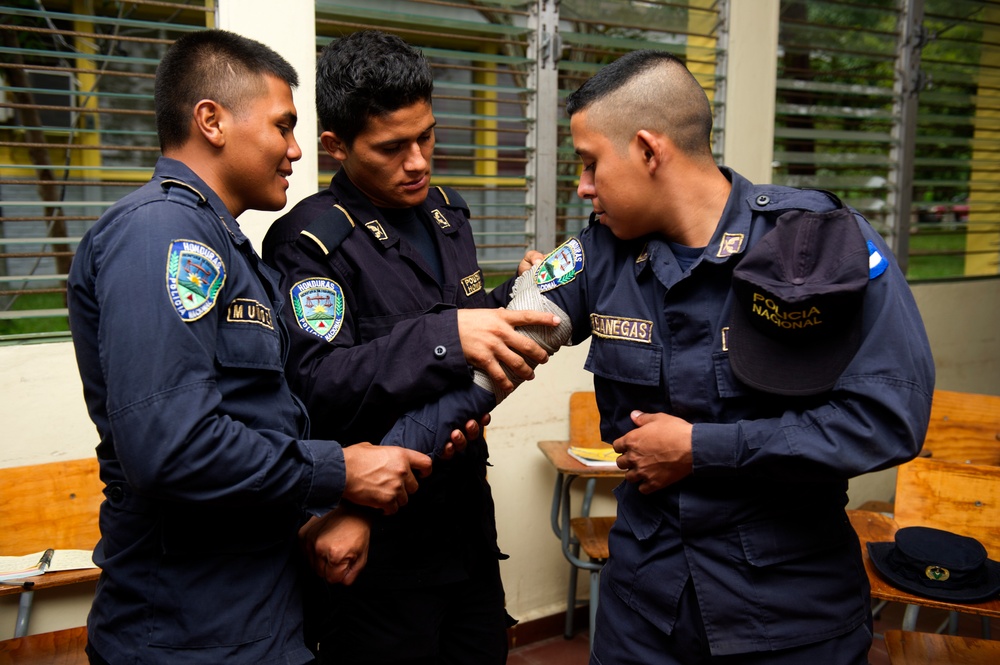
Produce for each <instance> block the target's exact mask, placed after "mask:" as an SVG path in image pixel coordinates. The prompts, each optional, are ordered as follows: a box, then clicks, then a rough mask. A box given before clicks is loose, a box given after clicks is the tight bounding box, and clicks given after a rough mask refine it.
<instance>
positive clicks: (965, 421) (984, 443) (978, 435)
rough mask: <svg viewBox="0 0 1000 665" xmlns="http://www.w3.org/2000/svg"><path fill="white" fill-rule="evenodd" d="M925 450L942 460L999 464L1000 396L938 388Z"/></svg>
mask: <svg viewBox="0 0 1000 665" xmlns="http://www.w3.org/2000/svg"><path fill="white" fill-rule="evenodd" d="M924 450H925V451H926V452H927V454H928V455H929V456H930V457H933V458H934V459H939V460H947V461H951V462H962V463H964V464H988V465H992V466H997V465H1000V397H997V396H996V395H981V394H978V393H965V392H955V391H951V390H935V391H934V401H933V402H932V403H931V419H930V424H929V426H928V428H927V437H926V438H925V439H924Z"/></svg>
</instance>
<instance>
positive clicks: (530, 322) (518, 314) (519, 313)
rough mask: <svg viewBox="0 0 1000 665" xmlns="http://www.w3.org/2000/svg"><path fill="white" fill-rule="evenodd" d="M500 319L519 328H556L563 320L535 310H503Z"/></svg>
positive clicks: (500, 311)
mask: <svg viewBox="0 0 1000 665" xmlns="http://www.w3.org/2000/svg"><path fill="white" fill-rule="evenodd" d="M499 313H500V317H501V318H502V319H503V320H504V321H506V322H507V323H508V324H509V325H510V326H512V327H514V328H519V327H521V326H550V327H553V328H554V327H556V326H558V325H559V323H560V322H561V319H560V318H559V317H558V316H556V315H555V314H551V313H549V312H539V311H537V310H534V309H501V310H499Z"/></svg>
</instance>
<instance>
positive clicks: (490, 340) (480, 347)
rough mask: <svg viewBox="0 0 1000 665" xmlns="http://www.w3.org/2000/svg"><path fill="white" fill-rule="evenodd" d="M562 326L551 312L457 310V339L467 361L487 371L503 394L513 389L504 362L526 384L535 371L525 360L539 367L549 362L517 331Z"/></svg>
mask: <svg viewBox="0 0 1000 665" xmlns="http://www.w3.org/2000/svg"><path fill="white" fill-rule="evenodd" d="M557 325H559V319H558V317H556V316H555V315H554V314H549V313H548V312H536V311H533V310H507V309H471V308H470V309H460V310H458V338H459V340H460V341H461V343H462V353H463V354H464V355H465V359H466V361H467V362H468V363H469V364H470V365H472V366H473V367H475V368H477V369H481V370H482V371H484V372H486V375H487V376H489V377H490V379H492V380H493V384H494V385H496V386H498V387H499V388H500V390H502V391H503V392H504V393H509V392H510V391H512V390H514V384H513V383H512V382H511V380H510V379H509V378H507V375H506V374H505V373H504V371H503V367H501V363H502V364H503V365H506V366H507V367H508V368H509V369H511V370H512V371H513V372H514V374H516V375H517V376H520V377H521V379H523V380H525V381H527V380H529V379H532V378H534V376H535V372H534V369H533V368H532V367H533V366H532V365H529V364H528V363H527V362H526V361H525V358H528V359H529V360H531V361H533V362H534V363H535V364H536V365H537V364H539V363H544V362H545V361H546V360H548V359H549V355H548V354H547V353H546V352H545V349H543V348H542V347H540V346H539V345H538V344H537V343H536V342H535V341H534V340H532V339H529V338H528V337H526V336H525V335H522V334H521V333H519V332H517V330H516V328H520V327H521V326H551V327H553V328H554V327H555V326H557Z"/></svg>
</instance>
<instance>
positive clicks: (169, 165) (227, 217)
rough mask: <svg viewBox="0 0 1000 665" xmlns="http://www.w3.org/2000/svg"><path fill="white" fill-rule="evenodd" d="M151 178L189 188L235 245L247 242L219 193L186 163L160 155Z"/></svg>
mask: <svg viewBox="0 0 1000 665" xmlns="http://www.w3.org/2000/svg"><path fill="white" fill-rule="evenodd" d="M153 178H154V179H158V180H159V181H160V183H161V184H162V183H164V182H166V181H168V180H173V181H176V182H178V183H179V184H180V185H181V186H183V187H185V188H187V189H189V190H191V191H192V192H194V193H195V194H197V195H198V197H199V199H200V205H207V206H208V207H209V208H211V210H212V212H213V213H214V214H215V217H217V218H218V219H219V221H221V222H222V225H223V226H225V227H226V230H227V231H228V232H229V235H230V236H231V237H232V238H233V240H234V242H235V243H236V244H237V245H240V244H243V243H244V242H249V241H248V239H247V237H246V235H244V234H243V230H242V229H241V228H240V225H239V222H237V221H236V218H235V217H233V216H232V215H231V214H230V213H229V209H228V208H227V207H226V204H225V203H223V202H222V199H221V198H219V195H218V194H216V193H215V190H213V189H212V188H211V187H209V186H208V185H207V184H206V183H205V181H204V180H202V179H201V178H200V177H198V174H196V173H195V172H194V171H192V170H191V167H189V166H188V165H187V164H185V163H184V162H181V161H178V160H176V159H171V158H170V157H160V158H159V159H157V160H156V168H155V169H154V171H153Z"/></svg>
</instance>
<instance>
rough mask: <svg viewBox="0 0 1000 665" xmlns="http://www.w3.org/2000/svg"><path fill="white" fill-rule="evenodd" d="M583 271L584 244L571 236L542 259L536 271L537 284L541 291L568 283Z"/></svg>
mask: <svg viewBox="0 0 1000 665" xmlns="http://www.w3.org/2000/svg"><path fill="white" fill-rule="evenodd" d="M581 272H583V244H582V243H581V242H580V241H579V240H578V239H576V238H570V239H569V240H567V241H566V242H564V243H563V244H561V245H559V246H558V247H556V248H555V249H554V250H552V252H551V253H550V254H549V255H548V256H546V257H545V258H544V259H542V262H541V264H539V266H538V271H537V272H536V273H535V284H536V285H537V286H538V290H539V291H540V292H541V293H545V292H546V291H551V290H552V289H554V288H557V287H560V286H562V285H563V284H568V283H570V282H572V281H573V280H574V279H576V276H577V275H578V274H579V273H581Z"/></svg>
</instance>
